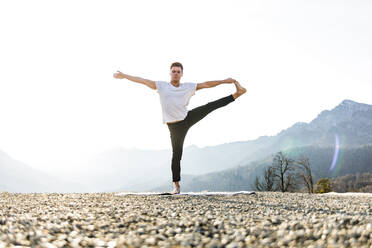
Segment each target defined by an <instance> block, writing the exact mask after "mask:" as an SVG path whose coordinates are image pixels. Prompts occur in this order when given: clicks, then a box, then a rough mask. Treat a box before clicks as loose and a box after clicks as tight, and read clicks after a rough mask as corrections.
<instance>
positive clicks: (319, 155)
mask: <svg viewBox="0 0 372 248" xmlns="http://www.w3.org/2000/svg"><path fill="white" fill-rule="evenodd" d="M285 152H286V154H287V155H288V156H289V157H291V158H293V159H298V158H299V157H300V156H302V155H304V156H306V157H308V158H310V165H311V168H312V172H313V176H314V182H316V181H317V180H318V179H319V178H322V177H328V178H336V177H340V176H344V175H350V174H355V173H372V145H363V146H359V147H343V148H341V149H340V150H339V152H338V158H337V160H335V161H336V163H335V166H334V167H333V169H331V165H332V162H333V157H334V154H335V147H330V146H307V147H299V148H292V149H289V150H285ZM272 158H273V156H272V155H270V156H268V157H267V158H266V159H264V160H260V161H255V162H251V163H249V164H248V165H246V166H238V167H235V168H231V169H228V170H224V171H219V172H213V173H208V174H204V175H200V176H194V177H193V178H188V180H187V181H181V188H182V190H183V191H201V190H208V191H236V190H254V188H253V182H254V180H255V178H256V176H262V174H263V171H264V169H265V168H266V167H267V166H269V165H271V164H272ZM371 175H372V174H371ZM181 180H182V179H181ZM152 190H153V191H166V190H169V185H167V184H164V185H162V186H159V187H154V188H152Z"/></svg>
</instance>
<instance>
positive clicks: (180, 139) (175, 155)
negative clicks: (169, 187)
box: [168, 121, 187, 192]
mask: <svg viewBox="0 0 372 248" xmlns="http://www.w3.org/2000/svg"><path fill="white" fill-rule="evenodd" d="M168 128H169V132H170V138H171V142H172V165H171V168H172V181H173V182H174V183H175V188H176V190H175V192H177V191H178V192H179V191H180V186H179V181H180V180H181V159H182V153H183V143H184V141H185V136H186V133H187V128H186V126H185V122H184V121H181V122H177V123H174V124H168Z"/></svg>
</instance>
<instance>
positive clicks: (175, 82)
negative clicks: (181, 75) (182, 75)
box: [170, 81, 180, 87]
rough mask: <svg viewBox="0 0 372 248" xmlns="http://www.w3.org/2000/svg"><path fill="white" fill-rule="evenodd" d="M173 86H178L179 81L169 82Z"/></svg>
mask: <svg viewBox="0 0 372 248" xmlns="http://www.w3.org/2000/svg"><path fill="white" fill-rule="evenodd" d="M170 83H171V84H172V85H173V86H174V87H178V86H180V81H171V82H170Z"/></svg>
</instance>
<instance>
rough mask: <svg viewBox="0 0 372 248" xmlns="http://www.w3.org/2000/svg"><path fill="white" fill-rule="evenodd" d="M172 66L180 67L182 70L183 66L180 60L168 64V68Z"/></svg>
mask: <svg viewBox="0 0 372 248" xmlns="http://www.w3.org/2000/svg"><path fill="white" fill-rule="evenodd" d="M174 66H177V67H181V69H182V71H183V66H182V64H181V63H180V62H174V63H172V64H171V66H170V69H172V67H174Z"/></svg>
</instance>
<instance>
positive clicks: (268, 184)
mask: <svg viewBox="0 0 372 248" xmlns="http://www.w3.org/2000/svg"><path fill="white" fill-rule="evenodd" d="M274 184H275V177H274V169H273V167H272V166H269V167H267V168H266V170H265V172H264V180H263V181H262V182H260V180H259V178H258V176H256V180H255V182H254V187H255V188H256V190H258V191H274V190H275V189H274Z"/></svg>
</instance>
